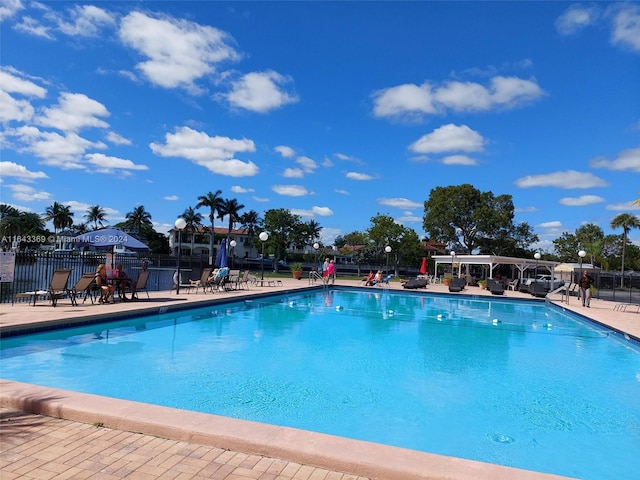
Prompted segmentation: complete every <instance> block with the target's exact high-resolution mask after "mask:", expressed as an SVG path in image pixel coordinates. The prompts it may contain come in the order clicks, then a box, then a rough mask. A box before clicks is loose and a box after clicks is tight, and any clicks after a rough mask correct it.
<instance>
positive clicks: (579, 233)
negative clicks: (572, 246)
mask: <svg viewBox="0 0 640 480" xmlns="http://www.w3.org/2000/svg"><path fill="white" fill-rule="evenodd" d="M576 238H577V239H578V243H579V246H580V247H582V250H584V251H585V252H586V253H587V255H589V263H590V264H592V265H595V264H596V260H597V261H598V263H602V247H603V242H604V232H603V231H602V228H600V227H599V226H598V225H596V224H595V223H587V224H585V225H582V226H581V227H580V228H578V229H577V230H576Z"/></svg>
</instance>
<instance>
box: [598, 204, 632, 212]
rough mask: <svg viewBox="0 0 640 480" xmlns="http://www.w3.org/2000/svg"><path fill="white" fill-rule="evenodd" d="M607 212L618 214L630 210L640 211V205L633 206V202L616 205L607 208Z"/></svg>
mask: <svg viewBox="0 0 640 480" xmlns="http://www.w3.org/2000/svg"><path fill="white" fill-rule="evenodd" d="M605 208H606V209H607V210H614V211H616V212H624V211H629V210H640V205H632V202H625V203H614V204H611V205H607V206H606V207H605Z"/></svg>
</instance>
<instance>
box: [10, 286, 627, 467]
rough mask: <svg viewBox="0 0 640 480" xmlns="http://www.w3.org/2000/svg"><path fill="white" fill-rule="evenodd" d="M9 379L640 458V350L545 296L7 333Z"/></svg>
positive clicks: (309, 304)
mask: <svg viewBox="0 0 640 480" xmlns="http://www.w3.org/2000/svg"><path fill="white" fill-rule="evenodd" d="M2 376H3V378H6V379H11V380H16V381H23V382H28V383H34V384H39V385H47V386H54V387H57V388H64V389H68V390H75V391H81V392H89V393H96V394H100V395H105V396H112V397H118V398H125V399H130V400H136V401H142V402H148V403H156V404H160V405H166V406H172V407H178V408H184V409H191V410H197V411H203V412H208V413H216V414H220V415H226V416H230V417H237V418H244V419H249V420H255V421H260V422H265V423H272V424H277V425H287V426H293V427H297V428H303V429H308V430H313V431H318V432H324V433H331V434H336V435H341V436H346V437H351V438H357V439H363V440H370V441H375V442H379V443H385V444H390V445H397V446H401V447H406V448H412V449H416V450H422V451H428V452H433V453H441V454H445V455H453V456H458V457H463V458H470V459H476V460H481V461H487V462H492V463H497V464H502V465H510V466H516V467H519V468H527V469H532V470H538V471H544V472H551V473H558V474H562V475H569V476H578V477H582V478H587V479H589V478H592V479H596V478H631V475H632V474H633V473H635V472H637V471H638V468H639V467H640V464H639V461H638V459H637V458H636V457H637V451H638V450H639V449H640V405H639V403H640V402H639V401H638V398H640V349H639V348H638V346H637V344H634V343H631V342H627V341H625V340H624V339H621V338H620V337H619V336H617V335H614V334H609V333H608V332H607V331H605V330H603V329H600V328H598V327H595V326H593V325H592V324H590V323H587V322H583V321H581V320H579V319H576V317H572V316H570V315H568V314H566V313H564V312H563V311H562V310H561V309H558V308H555V307H547V306H545V305H544V304H542V303H539V302H527V301H509V300H506V299H493V298H490V299H489V300H487V299H474V298H469V297H458V296H437V295H425V294H404V293H400V292H384V291H375V292H372V291H371V290H367V291H362V290H360V291H358V290H342V289H338V290H328V291H325V292H322V293H312V294H295V295H285V296H277V297H269V298H265V299H261V300H255V301H244V302H236V303H230V304H228V305H224V306H220V305H218V306H213V307H208V308H199V309H195V310H189V311H182V312H175V313H167V314H162V315H154V316H151V317H144V318H136V319H130V320H127V321H119V322H113V323H109V324H100V325H93V326H89V327H82V328H74V329H68V330H64V331H51V332H46V333H42V334H38V335H31V336H24V337H16V338H9V339H6V340H3V341H2Z"/></svg>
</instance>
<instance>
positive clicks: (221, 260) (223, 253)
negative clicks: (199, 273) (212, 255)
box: [216, 238, 227, 268]
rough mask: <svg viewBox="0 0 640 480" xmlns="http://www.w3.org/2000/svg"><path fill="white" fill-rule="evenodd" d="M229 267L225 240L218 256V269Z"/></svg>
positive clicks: (224, 239)
mask: <svg viewBox="0 0 640 480" xmlns="http://www.w3.org/2000/svg"><path fill="white" fill-rule="evenodd" d="M226 266H227V239H226V238H223V239H222V242H220V248H219V249H218V254H217V255H216V267H218V268H222V267H226Z"/></svg>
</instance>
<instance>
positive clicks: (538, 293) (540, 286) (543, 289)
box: [529, 282, 547, 297]
mask: <svg viewBox="0 0 640 480" xmlns="http://www.w3.org/2000/svg"><path fill="white" fill-rule="evenodd" d="M529 293H530V294H531V295H533V296H534V297H546V296H547V285H546V283H544V282H533V283H532V284H531V285H529Z"/></svg>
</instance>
